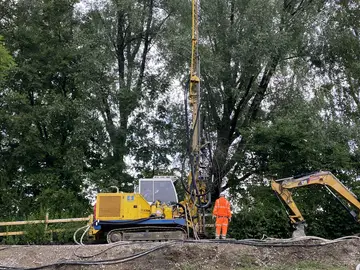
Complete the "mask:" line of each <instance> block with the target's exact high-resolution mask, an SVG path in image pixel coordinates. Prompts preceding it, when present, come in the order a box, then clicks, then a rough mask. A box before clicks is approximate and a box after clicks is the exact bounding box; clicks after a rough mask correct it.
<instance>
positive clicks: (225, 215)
mask: <svg viewBox="0 0 360 270" xmlns="http://www.w3.org/2000/svg"><path fill="white" fill-rule="evenodd" d="M213 215H214V216H215V217H216V238H219V236H220V233H221V237H222V238H223V239H225V238H226V233H227V230H228V224H229V219H230V218H231V209H230V203H229V201H228V200H227V199H226V198H225V197H220V198H219V199H217V200H216V201H215V206H214V210H213Z"/></svg>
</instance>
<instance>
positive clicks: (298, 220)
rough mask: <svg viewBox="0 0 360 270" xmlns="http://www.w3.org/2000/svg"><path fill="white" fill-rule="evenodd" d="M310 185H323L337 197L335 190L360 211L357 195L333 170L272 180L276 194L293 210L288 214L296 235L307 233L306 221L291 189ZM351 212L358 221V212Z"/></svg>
mask: <svg viewBox="0 0 360 270" xmlns="http://www.w3.org/2000/svg"><path fill="white" fill-rule="evenodd" d="M308 185H323V186H325V187H326V188H327V189H328V190H329V191H330V192H331V193H332V194H333V195H334V196H335V197H337V196H336V195H335V193H334V192H333V191H335V192H336V193H337V194H338V195H339V196H341V197H343V198H344V199H345V200H346V201H347V202H348V203H349V204H351V205H352V206H353V207H355V208H356V209H357V210H358V212H360V202H359V201H358V199H357V197H356V195H355V194H354V193H353V192H351V191H350V190H349V189H348V188H347V187H346V186H345V185H344V184H343V183H341V182H340V181H339V180H338V179H337V178H336V177H335V176H334V175H333V174H332V173H331V172H328V171H320V172H317V173H314V174H309V175H305V176H302V177H297V178H296V177H289V178H283V179H278V180H272V181H271V188H272V189H273V190H274V191H275V193H276V195H277V196H278V197H279V198H280V199H281V200H282V201H283V202H284V203H285V204H286V205H287V206H288V208H290V210H291V213H290V212H289V213H288V215H289V218H290V221H291V223H292V224H293V225H294V227H295V229H296V231H295V235H305V233H304V232H303V230H304V226H305V225H306V223H305V219H304V217H303V216H302V214H301V212H300V210H299V208H298V207H297V205H296V203H295V202H294V200H293V197H292V193H291V191H290V190H291V189H294V188H299V187H304V186H308ZM344 206H345V205H344ZM345 207H346V206H345ZM346 208H347V207H346ZM347 209H348V208H347ZM350 213H351V215H352V216H353V217H354V218H355V219H356V220H357V221H359V216H358V214H356V213H355V212H354V211H351V212H350Z"/></svg>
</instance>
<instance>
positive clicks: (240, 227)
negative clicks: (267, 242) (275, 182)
mask: <svg viewBox="0 0 360 270" xmlns="http://www.w3.org/2000/svg"><path fill="white" fill-rule="evenodd" d="M239 194H240V196H241V197H240V199H238V200H239V201H240V203H239V204H238V207H240V209H239V210H238V211H236V212H235V214H234V215H233V219H232V220H231V223H230V226H229V235H230V236H231V237H234V238H236V239H244V238H257V239H260V238H262V237H264V236H267V237H276V238H288V237H289V236H290V234H289V232H290V231H291V230H290V223H289V220H288V216H287V215H286V212H285V211H284V209H283V208H282V207H281V205H280V202H279V200H278V199H277V197H276V196H275V195H274V193H273V192H272V190H271V189H270V188H269V187H268V186H249V187H248V188H247V189H246V190H242V191H239V192H237V194H236V195H237V196H239Z"/></svg>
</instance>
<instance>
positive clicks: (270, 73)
mask: <svg viewBox="0 0 360 270" xmlns="http://www.w3.org/2000/svg"><path fill="white" fill-rule="evenodd" d="M177 5H178V6H177V9H178V10H179V12H178V14H177V16H175V17H174V18H173V20H172V22H173V25H172V27H171V28H170V27H169V31H170V32H169V34H168V36H167V39H165V42H164V43H165V45H164V48H165V49H164V52H165V53H167V56H168V57H169V59H171V60H170V61H169V63H171V66H169V69H171V67H173V66H175V67H176V69H174V68H173V69H172V71H173V72H174V74H177V75H178V76H179V75H180V74H181V73H179V72H184V71H185V69H184V68H185V64H184V63H186V61H187V60H188V55H189V54H188V49H186V48H189V46H188V43H184V42H186V39H184V36H185V35H186V34H187V36H188V39H187V40H190V37H189V35H190V25H189V22H190V20H189V16H190V13H189V8H188V6H187V3H183V2H181V3H180V2H179V3H177ZM323 6H324V3H323V1H280V0H279V1H267V2H264V1H250V2H249V1H241V0H228V1H210V2H209V1H203V2H202V6H201V22H200V33H201V39H200V54H201V59H202V64H201V68H202V70H201V75H202V83H201V85H202V109H203V114H204V115H205V116H206V119H208V122H206V123H205V126H207V127H208V130H209V136H208V137H209V138H210V142H211V144H212V145H213V148H214V151H213V153H214V154H213V166H212V168H211V174H213V175H214V176H215V178H214V179H215V180H214V183H213V186H214V195H215V196H217V194H218V193H219V192H220V191H221V189H222V187H221V186H222V185H223V184H224V179H225V177H226V176H228V174H229V172H232V173H234V172H235V171H236V173H237V174H238V175H242V178H240V181H241V180H244V179H246V178H247V177H249V176H250V175H251V174H252V171H251V170H249V168H247V167H246V166H244V164H242V162H241V161H242V160H243V157H244V156H245V153H246V142H247V138H246V134H247V132H245V131H246V130H248V129H249V128H251V126H252V124H253V123H255V122H257V121H259V120H261V119H262V116H263V114H264V112H263V106H262V105H263V103H264V100H266V98H267V96H268V95H270V94H271V93H272V89H273V88H275V87H274V84H273V83H272V80H274V78H279V77H278V76H279V71H281V70H284V69H286V67H289V66H291V65H292V64H293V61H289V60H291V59H293V58H296V57H298V56H300V55H302V54H303V53H304V48H306V46H307V41H306V35H308V34H309V33H310V32H312V31H313V30H312V25H313V23H314V22H316V21H317V20H319V19H320V18H322V17H321V15H322V14H321V11H322V7H323ZM219 14H221V16H219ZM179 22H180V23H181V24H179ZM179 28H180V29H179ZM174 33H176V34H177V35H178V36H177V37H176V38H174ZM185 33H186V34H185ZM174 63H177V64H176V65H174ZM179 67H182V69H180V68H179ZM238 181H239V179H238V178H232V179H229V181H228V182H227V185H226V186H225V188H226V187H229V186H234V185H236V184H237V183H238Z"/></svg>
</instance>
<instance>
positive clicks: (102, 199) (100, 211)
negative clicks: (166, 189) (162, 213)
mask: <svg viewBox="0 0 360 270" xmlns="http://www.w3.org/2000/svg"><path fill="white" fill-rule="evenodd" d="M150 214H151V211H150V205H149V203H148V202H147V201H146V200H145V199H144V197H143V196H142V195H141V194H136V193H99V194H98V195H97V199H96V211H95V218H96V219H100V220H136V219H142V218H148V217H150Z"/></svg>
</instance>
